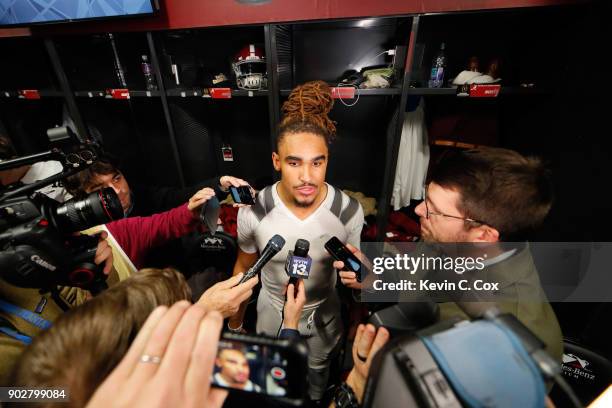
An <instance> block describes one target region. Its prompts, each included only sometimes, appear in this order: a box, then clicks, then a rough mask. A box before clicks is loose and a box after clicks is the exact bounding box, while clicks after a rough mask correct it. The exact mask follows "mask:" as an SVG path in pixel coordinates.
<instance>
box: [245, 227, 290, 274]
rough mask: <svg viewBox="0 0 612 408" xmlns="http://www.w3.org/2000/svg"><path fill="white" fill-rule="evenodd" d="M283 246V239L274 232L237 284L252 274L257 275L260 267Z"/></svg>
mask: <svg viewBox="0 0 612 408" xmlns="http://www.w3.org/2000/svg"><path fill="white" fill-rule="evenodd" d="M284 246H285V239H284V238H283V237H281V236H280V235H278V234H276V235H274V236H273V237H272V238H270V240H269V241H268V243H267V244H266V246H265V248H264V249H263V251H261V256H260V257H259V258H258V259H257V261H256V262H255V263H254V264H253V266H251V267H250V268H249V270H248V271H247V272H246V273H245V274H244V276H243V277H242V279H240V282H238V284H239V285H240V284H241V283H242V282H246V281H247V280H249V279H251V278H252V277H253V276H255V275H257V274H258V273H259V271H261V268H263V267H264V265H265V264H267V263H268V262H269V261H270V259H272V258H273V257H274V255H276V254H277V253H278V251H280V250H281V249H283V247H284Z"/></svg>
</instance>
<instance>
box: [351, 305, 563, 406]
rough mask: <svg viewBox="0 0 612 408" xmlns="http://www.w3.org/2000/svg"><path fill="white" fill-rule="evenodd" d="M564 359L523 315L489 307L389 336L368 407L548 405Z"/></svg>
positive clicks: (370, 384)
mask: <svg viewBox="0 0 612 408" xmlns="http://www.w3.org/2000/svg"><path fill="white" fill-rule="evenodd" d="M560 373H561V366H560V364H559V362H558V361H556V360H555V359H553V358H552V357H551V356H550V355H549V354H548V353H547V352H546V351H545V350H544V344H543V343H542V341H541V340H540V339H538V338H537V337H536V336H535V335H534V334H533V333H532V332H531V331H530V330H529V329H528V328H527V327H525V326H524V325H523V324H522V323H521V322H520V321H519V320H518V319H517V318H516V317H515V316H513V315H511V314H504V313H501V312H500V311H499V310H498V309H497V308H495V307H493V308H489V309H488V310H487V311H486V312H484V314H483V315H482V316H481V317H480V318H476V319H474V320H471V321H469V320H461V319H450V320H448V321H444V322H440V323H437V324H435V325H433V326H429V327H427V328H425V329H421V330H418V331H417V332H414V333H413V334H410V335H403V336H399V337H396V338H394V339H392V340H391V341H390V342H388V343H387V344H386V345H385V346H384V347H383V348H382V349H381V350H380V351H379V352H378V353H377V354H376V356H375V357H374V359H373V361H372V365H371V367H370V376H369V378H368V381H367V384H366V386H365V391H364V397H363V404H362V406H363V407H366V408H370V407H374V408H376V407H385V408H393V407H406V406H410V407H422V408H426V407H427V408H434V407H449V408H451V407H452V408H461V407H485V406H491V407H493V406H494V407H515V406H516V407H518V406H520V407H534V408H535V407H542V408H543V407H544V405H545V396H546V384H545V382H546V381H554V382H555V383H557V384H559V385H560V386H561V387H562V388H563V389H564V390H565V391H566V392H567V393H568V396H570V399H572V400H574V396H573V393H572V391H571V389H570V388H569V387H568V386H566V383H565V382H564V380H563V379H562V378H561V375H560Z"/></svg>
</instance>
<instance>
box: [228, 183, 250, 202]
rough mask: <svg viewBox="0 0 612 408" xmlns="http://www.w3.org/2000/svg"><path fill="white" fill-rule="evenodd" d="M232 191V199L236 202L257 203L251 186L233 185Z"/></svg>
mask: <svg viewBox="0 0 612 408" xmlns="http://www.w3.org/2000/svg"><path fill="white" fill-rule="evenodd" d="M230 192H231V193H232V199H233V200H234V202H235V203H236V204H248V205H253V204H255V199H254V198H253V193H252V192H251V187H249V186H240V187H234V186H231V187H230Z"/></svg>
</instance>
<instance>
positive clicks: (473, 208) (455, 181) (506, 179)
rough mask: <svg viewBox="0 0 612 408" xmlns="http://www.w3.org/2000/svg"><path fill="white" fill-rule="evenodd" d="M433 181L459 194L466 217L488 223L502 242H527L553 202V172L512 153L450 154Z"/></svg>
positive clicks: (491, 150) (498, 150) (436, 168)
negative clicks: (495, 230) (529, 235)
mask: <svg viewBox="0 0 612 408" xmlns="http://www.w3.org/2000/svg"><path fill="white" fill-rule="evenodd" d="M429 181H431V182H434V183H436V184H438V185H440V186H442V187H444V188H447V189H452V190H455V191H458V192H459V193H460V197H461V198H460V201H459V203H458V207H459V208H458V209H459V210H460V211H461V212H462V213H463V215H464V216H465V217H468V218H472V219H475V220H481V221H483V222H486V223H487V225H490V226H491V227H493V228H495V229H497V230H498V232H499V234H500V240H504V241H511V240H517V241H518V240H524V239H526V237H527V235H528V234H529V233H530V232H531V231H533V230H534V229H535V228H536V227H538V226H539V225H540V224H541V223H542V222H543V221H544V219H545V218H546V216H547V215H548V212H549V211H550V208H551V206H552V202H553V186H552V178H551V173H550V171H549V170H548V169H547V168H546V167H545V166H544V164H543V163H542V161H541V160H540V159H538V158H535V157H525V156H522V155H521V154H519V153H517V152H515V151H513V150H508V149H501V148H478V149H471V150H465V151H449V152H447V153H446V154H444V155H443V156H442V157H441V158H440V161H439V162H438V163H437V164H436V165H435V166H433V167H432V170H431V173H430V177H429Z"/></svg>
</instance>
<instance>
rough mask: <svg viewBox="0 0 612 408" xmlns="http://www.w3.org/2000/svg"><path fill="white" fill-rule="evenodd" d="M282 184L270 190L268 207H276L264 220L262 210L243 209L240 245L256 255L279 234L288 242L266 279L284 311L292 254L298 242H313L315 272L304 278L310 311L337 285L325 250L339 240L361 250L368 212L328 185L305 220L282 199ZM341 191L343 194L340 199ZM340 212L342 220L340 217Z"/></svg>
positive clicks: (264, 283) (260, 197)
mask: <svg viewBox="0 0 612 408" xmlns="http://www.w3.org/2000/svg"><path fill="white" fill-rule="evenodd" d="M277 185H278V183H276V184H274V185H273V186H271V187H267V189H269V191H268V194H269V193H270V192H271V194H269V195H268V198H269V200H270V201H273V204H272V203H269V204H270V205H269V206H268V207H271V209H270V211H269V212H267V213H266V214H263V217H262V215H261V214H258V213H257V208H256V206H252V207H242V208H240V210H239V211H238V245H239V246H240V249H241V250H242V251H244V252H246V253H249V254H252V253H255V252H258V251H259V252H261V251H262V250H263V248H264V247H265V246H266V243H267V242H268V240H269V239H270V238H272V236H274V235H275V234H279V235H280V236H282V237H283V238H284V239H285V241H286V243H285V246H284V247H283V249H282V250H281V251H280V252H279V253H278V254H276V255H275V256H274V258H272V260H271V261H270V262H268V263H267V264H266V265H265V266H264V267H263V270H262V272H261V275H260V279H261V283H262V288H263V289H264V290H265V293H267V294H269V295H270V296H271V298H272V299H270V300H271V301H272V302H273V303H274V304H275V305H276V306H278V307H280V308H281V309H282V307H283V304H284V302H285V296H284V294H283V291H284V289H285V286H286V285H287V282H288V281H289V277H288V275H287V273H286V272H285V261H286V260H287V255H288V252H289V251H292V250H293V249H294V248H295V242H296V241H297V240H298V239H305V240H307V241H309V242H310V250H309V252H308V256H310V257H311V258H312V268H311V270H310V275H309V277H308V279H305V280H304V283H305V287H306V305H305V307H304V310H309V309H312V308H315V307H317V306H318V305H319V304H321V303H322V302H323V301H324V300H325V299H326V298H327V297H328V296H329V294H330V292H333V291H334V290H335V289H334V288H335V286H336V272H335V271H334V268H333V266H332V263H333V259H332V258H331V256H330V255H329V254H328V253H327V251H326V250H325V248H324V244H325V242H327V241H328V240H329V239H330V238H331V237H333V236H336V237H338V239H339V240H340V241H342V242H343V243H345V244H346V243H350V244H351V245H353V246H355V247H357V248H359V243H360V237H361V229H362V227H363V209H362V208H361V205H359V203H358V202H357V201H356V200H354V199H351V198H350V197H349V196H347V195H346V194H344V193H343V192H342V191H340V190H338V189H335V188H334V187H332V186H330V185H329V184H327V196H326V197H325V199H324V200H323V202H322V203H321V204H320V205H319V207H318V208H317V209H316V210H315V211H314V212H313V213H312V214H310V215H309V216H308V218H306V219H304V220H300V219H299V218H298V217H296V216H295V215H294V214H293V213H292V212H291V211H290V210H289V209H288V208H287V207H286V206H285V204H284V203H283V201H282V200H281V199H280V197H279V196H278V192H277V191H276V188H277ZM264 191H265V190H264ZM262 192H263V191H262ZM338 193H339V194H340V196H339V197H338V198H336V199H334V198H335V196H336V194H338ZM257 199H258V201H259V202H260V204H261V203H263V201H264V200H265V198H264V194H262V193H260V194H259V195H258V196H257ZM351 201H353V202H352V203H351ZM338 210H340V212H338ZM338 213H340V214H341V217H339V216H338V215H336V214H338ZM341 218H342V220H341Z"/></svg>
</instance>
